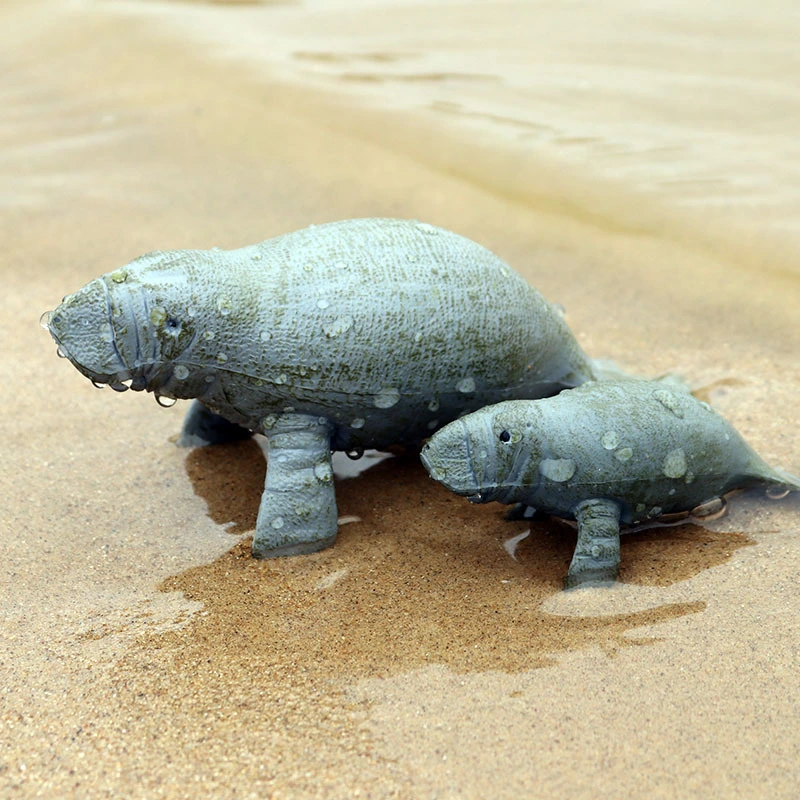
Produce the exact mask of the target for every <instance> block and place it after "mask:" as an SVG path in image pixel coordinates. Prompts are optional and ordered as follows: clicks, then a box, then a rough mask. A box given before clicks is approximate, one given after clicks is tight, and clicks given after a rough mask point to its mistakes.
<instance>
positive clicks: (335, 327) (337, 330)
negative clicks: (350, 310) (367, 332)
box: [322, 317, 353, 339]
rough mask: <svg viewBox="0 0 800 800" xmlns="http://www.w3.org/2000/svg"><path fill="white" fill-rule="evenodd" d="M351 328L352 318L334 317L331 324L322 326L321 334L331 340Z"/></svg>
mask: <svg viewBox="0 0 800 800" xmlns="http://www.w3.org/2000/svg"><path fill="white" fill-rule="evenodd" d="M352 327H353V318H352V317H336V319H335V320H333V322H329V323H328V324H326V325H323V326H322V332H323V333H324V334H325V335H326V336H328V337H330V338H331V339H333V337H334V336H339V335H341V334H343V333H347V331H349V330H350V328H352Z"/></svg>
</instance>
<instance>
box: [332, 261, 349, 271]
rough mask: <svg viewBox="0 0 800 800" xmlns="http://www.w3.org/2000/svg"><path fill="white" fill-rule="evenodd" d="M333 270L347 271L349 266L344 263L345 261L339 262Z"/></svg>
mask: <svg viewBox="0 0 800 800" xmlns="http://www.w3.org/2000/svg"><path fill="white" fill-rule="evenodd" d="M333 268H334V269H338V270H343V269H347V264H345V262H344V261H337V262H336V263H335V264H334V265H333Z"/></svg>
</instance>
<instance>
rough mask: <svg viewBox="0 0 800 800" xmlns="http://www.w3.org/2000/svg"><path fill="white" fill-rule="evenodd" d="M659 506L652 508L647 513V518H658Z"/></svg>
mask: <svg viewBox="0 0 800 800" xmlns="http://www.w3.org/2000/svg"><path fill="white" fill-rule="evenodd" d="M661 510H662V509H661V506H653V507H652V508H651V509H650V510H649V511H648V512H647V516H648V517H651V518H655V517H660V516H661Z"/></svg>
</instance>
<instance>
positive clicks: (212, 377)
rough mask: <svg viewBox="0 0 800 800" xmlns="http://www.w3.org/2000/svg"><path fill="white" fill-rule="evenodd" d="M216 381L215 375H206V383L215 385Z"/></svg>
mask: <svg viewBox="0 0 800 800" xmlns="http://www.w3.org/2000/svg"><path fill="white" fill-rule="evenodd" d="M216 379H217V376H216V375H214V374H213V373H212V374H211V375H206V383H214V381H215V380H216Z"/></svg>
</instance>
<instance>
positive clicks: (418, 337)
mask: <svg viewBox="0 0 800 800" xmlns="http://www.w3.org/2000/svg"><path fill="white" fill-rule="evenodd" d="M414 341H415V342H416V343H417V344H419V343H420V342H421V341H422V334H421V333H419V332H417V333H415V334H414Z"/></svg>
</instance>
